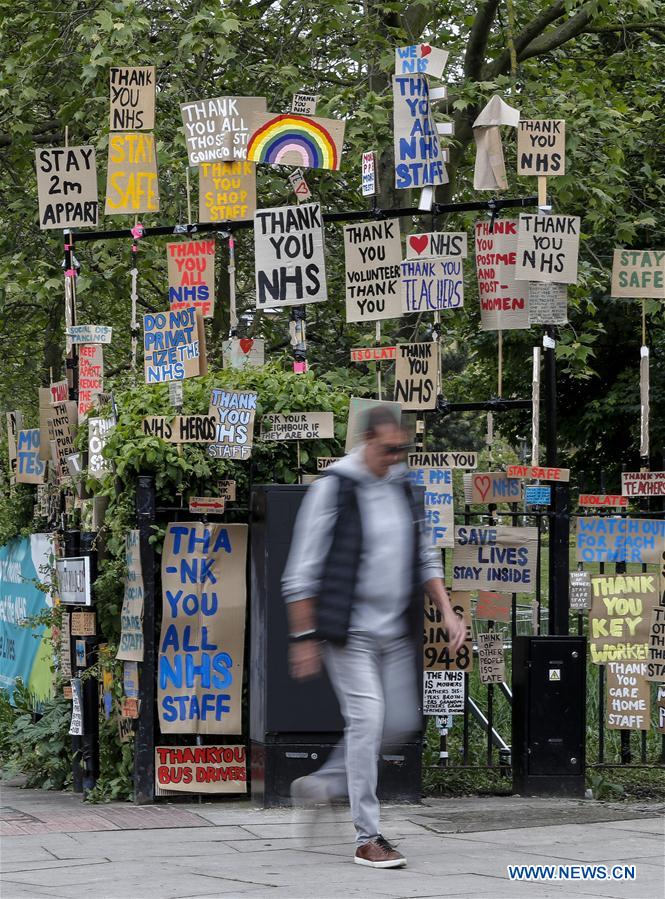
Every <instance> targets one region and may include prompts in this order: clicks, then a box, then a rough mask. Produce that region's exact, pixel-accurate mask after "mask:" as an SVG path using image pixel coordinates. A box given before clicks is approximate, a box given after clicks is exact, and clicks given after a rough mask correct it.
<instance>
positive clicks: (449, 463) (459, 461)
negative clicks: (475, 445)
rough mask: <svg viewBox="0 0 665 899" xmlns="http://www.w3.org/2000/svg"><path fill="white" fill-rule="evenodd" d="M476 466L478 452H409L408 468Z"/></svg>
mask: <svg viewBox="0 0 665 899" xmlns="http://www.w3.org/2000/svg"><path fill="white" fill-rule="evenodd" d="M477 466H478V453H474V452H470V451H466V450H462V451H457V450H450V451H449V452H431V453H409V467H410V468H465V469H471V468H476V467H477Z"/></svg>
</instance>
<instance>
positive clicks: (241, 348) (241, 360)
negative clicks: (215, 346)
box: [222, 337, 265, 368]
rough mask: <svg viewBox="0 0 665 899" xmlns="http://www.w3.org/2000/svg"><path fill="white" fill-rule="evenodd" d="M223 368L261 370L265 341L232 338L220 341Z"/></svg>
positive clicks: (257, 338)
mask: <svg viewBox="0 0 665 899" xmlns="http://www.w3.org/2000/svg"><path fill="white" fill-rule="evenodd" d="M222 361H223V367H224V368H261V366H262V365H264V364H265V340H263V338H262V337H240V338H238V337H232V338H231V339H230V340H224V341H222Z"/></svg>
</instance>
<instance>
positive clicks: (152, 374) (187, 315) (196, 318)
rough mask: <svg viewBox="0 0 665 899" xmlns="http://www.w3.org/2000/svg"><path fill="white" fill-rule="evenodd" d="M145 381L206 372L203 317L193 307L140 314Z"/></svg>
mask: <svg viewBox="0 0 665 899" xmlns="http://www.w3.org/2000/svg"><path fill="white" fill-rule="evenodd" d="M143 349H144V373H145V381H146V384H162V383H164V382H166V381H184V379H185V378H195V377H196V376H197V375H202V374H205V372H206V362H205V331H204V329H203V317H202V316H201V313H200V312H199V311H198V310H197V309H196V308H195V307H194V306H188V307H186V308H185V309H172V310H170V311H169V312H152V313H149V314H148V315H144V316H143Z"/></svg>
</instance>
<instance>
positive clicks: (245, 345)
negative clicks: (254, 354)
mask: <svg viewBox="0 0 665 899" xmlns="http://www.w3.org/2000/svg"><path fill="white" fill-rule="evenodd" d="M238 343H239V344H240V349H241V350H242V351H243V353H245V355H246V354H247V353H249V351H250V350H251V348H252V347H253V346H254V341H253V340H252V338H251V337H241V338H240V340H239V341H238Z"/></svg>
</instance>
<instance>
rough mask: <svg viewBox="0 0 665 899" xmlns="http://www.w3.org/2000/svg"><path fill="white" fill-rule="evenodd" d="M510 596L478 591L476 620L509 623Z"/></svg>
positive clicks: (508, 594)
mask: <svg viewBox="0 0 665 899" xmlns="http://www.w3.org/2000/svg"><path fill="white" fill-rule="evenodd" d="M511 606H512V596H511V594H510V593H490V592H489V591H488V590H479V591H478V602H477V603H476V618H486V619H487V620H488V621H510V614H511Z"/></svg>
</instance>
